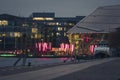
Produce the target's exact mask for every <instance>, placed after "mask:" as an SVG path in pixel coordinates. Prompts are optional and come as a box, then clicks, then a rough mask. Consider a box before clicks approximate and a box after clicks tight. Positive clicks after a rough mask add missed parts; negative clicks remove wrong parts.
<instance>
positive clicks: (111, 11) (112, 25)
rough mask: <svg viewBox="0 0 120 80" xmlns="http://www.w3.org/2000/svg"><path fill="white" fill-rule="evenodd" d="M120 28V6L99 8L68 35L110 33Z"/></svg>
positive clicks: (70, 30)
mask: <svg viewBox="0 0 120 80" xmlns="http://www.w3.org/2000/svg"><path fill="white" fill-rule="evenodd" d="M118 27H120V5H113V6H104V7H99V8H97V9H96V10H95V11H94V12H93V13H91V14H90V15H88V16H87V17H85V18H84V19H82V20H81V21H80V22H78V23H77V24H76V25H75V26H73V27H72V28H71V29H69V30H68V31H67V33H109V32H110V31H113V30H115V29H116V28H118Z"/></svg>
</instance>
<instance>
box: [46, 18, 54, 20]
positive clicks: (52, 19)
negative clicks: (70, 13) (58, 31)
mask: <svg viewBox="0 0 120 80" xmlns="http://www.w3.org/2000/svg"><path fill="white" fill-rule="evenodd" d="M45 20H54V19H53V18H45Z"/></svg>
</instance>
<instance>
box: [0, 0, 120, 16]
mask: <svg viewBox="0 0 120 80" xmlns="http://www.w3.org/2000/svg"><path fill="white" fill-rule="evenodd" d="M118 4H120V0H0V14H3V13H7V14H12V15H17V16H24V17H28V16H30V14H32V12H55V16H56V17H73V16H87V15H89V14H90V13H91V12H93V11H94V10H95V9H96V8H98V7H100V6H109V5H118Z"/></svg>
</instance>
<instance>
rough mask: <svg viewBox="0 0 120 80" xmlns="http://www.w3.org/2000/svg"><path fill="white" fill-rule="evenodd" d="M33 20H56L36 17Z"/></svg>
mask: <svg viewBox="0 0 120 80" xmlns="http://www.w3.org/2000/svg"><path fill="white" fill-rule="evenodd" d="M33 20H54V19H53V18H44V17H34V18H33Z"/></svg>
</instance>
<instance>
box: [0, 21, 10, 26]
mask: <svg viewBox="0 0 120 80" xmlns="http://www.w3.org/2000/svg"><path fill="white" fill-rule="evenodd" d="M0 25H4V26H6V25H8V21H6V20H0Z"/></svg>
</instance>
